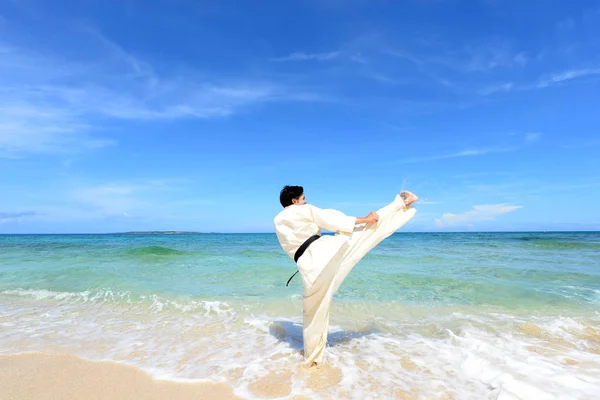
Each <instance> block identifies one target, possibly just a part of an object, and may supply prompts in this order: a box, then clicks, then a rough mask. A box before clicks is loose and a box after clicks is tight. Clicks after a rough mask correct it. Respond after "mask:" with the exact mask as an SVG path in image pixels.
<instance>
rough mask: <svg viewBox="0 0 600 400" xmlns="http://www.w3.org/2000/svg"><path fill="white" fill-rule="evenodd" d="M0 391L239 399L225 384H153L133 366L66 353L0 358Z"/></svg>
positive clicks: (18, 399) (19, 396)
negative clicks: (91, 359)
mask: <svg viewBox="0 0 600 400" xmlns="http://www.w3.org/2000/svg"><path fill="white" fill-rule="evenodd" d="M0 387H1V388H2V396H3V398H5V399H11V400H26V399H37V400H43V399H71V400H78V399H81V400H93V399H98V400H100V399H134V398H135V399H139V400H159V399H166V398H168V399H181V400H185V399H190V400H191V399H214V400H229V399H236V400H237V399H241V398H240V397H238V396H235V395H234V394H233V388H232V387H231V386H229V385H228V384H226V383H208V382H199V383H187V382H174V381H168V380H156V379H153V378H152V376H151V375H150V374H149V373H147V372H145V371H143V370H141V369H139V368H136V367H133V366H129V365H125V364H121V363H117V362H112V361H89V360H85V359H83V358H80V357H78V356H76V355H73V354H64V353H63V354H51V353H41V352H36V353H21V354H10V355H0ZM4 396H5V397H4Z"/></svg>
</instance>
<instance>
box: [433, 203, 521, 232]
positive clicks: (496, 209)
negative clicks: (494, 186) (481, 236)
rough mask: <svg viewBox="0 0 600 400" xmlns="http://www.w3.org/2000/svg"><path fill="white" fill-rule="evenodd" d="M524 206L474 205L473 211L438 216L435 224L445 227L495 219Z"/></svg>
mask: <svg viewBox="0 0 600 400" xmlns="http://www.w3.org/2000/svg"><path fill="white" fill-rule="evenodd" d="M522 207H523V206H509V205H505V204H487V205H478V206H473V209H472V210H471V211H467V212H465V213H463V214H452V213H446V214H444V215H442V217H441V218H436V219H435V224H436V226H437V227H438V228H444V227H450V226H457V225H470V224H472V223H474V222H479V221H493V220H495V219H496V217H497V216H498V215H501V214H505V213H508V212H511V211H515V210H518V209H519V208H522Z"/></svg>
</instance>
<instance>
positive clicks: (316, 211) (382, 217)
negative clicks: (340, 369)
mask: <svg viewBox="0 0 600 400" xmlns="http://www.w3.org/2000/svg"><path fill="white" fill-rule="evenodd" d="M415 213H416V210H415V209H414V208H412V207H406V206H405V205H404V201H403V199H402V198H401V197H400V195H396V198H395V199H394V201H393V202H391V203H390V204H388V205H387V206H385V207H383V208H381V209H379V210H377V214H378V215H379V221H378V222H377V223H376V224H370V225H365V224H361V225H357V226H355V222H356V217H350V216H347V215H345V214H344V213H342V212H340V211H337V210H331V209H320V208H318V207H315V206H313V205H311V204H304V205H295V204H292V205H290V206H288V207H285V208H284V209H283V210H282V211H281V212H280V213H279V214H278V215H277V216H276V217H275V219H274V224H275V232H276V234H277V238H278V239H279V243H280V244H281V247H282V248H283V250H284V251H285V252H286V253H287V254H288V255H289V256H290V257H291V258H292V259H294V254H295V253H296V251H297V250H298V248H299V247H300V246H301V245H302V243H304V241H305V240H307V239H308V238H309V237H311V236H313V235H320V234H321V229H325V230H328V231H331V232H336V234H335V235H326V236H322V237H321V238H319V239H318V240H316V241H315V242H313V243H312V244H311V245H310V246H309V247H308V249H306V251H305V252H304V254H302V256H301V257H300V258H299V259H298V263H297V267H298V270H299V271H300V276H301V277H302V286H303V288H304V290H303V302H302V303H303V309H304V310H303V318H304V320H303V329H302V332H303V336H304V359H305V362H306V363H307V364H308V365H312V363H313V362H316V363H321V361H322V359H323V354H324V351H325V345H326V344H327V328H328V327H329V308H330V306H331V300H332V298H333V295H334V294H335V292H336V291H337V290H338V288H339V287H340V285H341V284H342V282H343V281H344V279H345V278H346V276H347V275H348V274H349V273H350V271H351V270H352V268H353V267H354V266H355V265H356V263H358V262H359V261H360V260H361V259H362V258H363V257H364V256H365V255H366V254H367V253H368V252H369V251H370V250H371V249H373V248H374V247H375V246H377V245H378V244H379V243H380V242H381V241H382V240H383V239H385V238H386V237H388V236H390V235H391V234H392V233H394V232H395V231H396V230H398V229H399V228H400V227H401V226H403V225H404V224H406V223H407V222H408V221H409V220H410V219H411V218H412V217H414V215H415Z"/></svg>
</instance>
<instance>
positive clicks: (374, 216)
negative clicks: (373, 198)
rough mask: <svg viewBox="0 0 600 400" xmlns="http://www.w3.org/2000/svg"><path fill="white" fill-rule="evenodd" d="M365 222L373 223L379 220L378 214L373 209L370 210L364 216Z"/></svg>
mask: <svg viewBox="0 0 600 400" xmlns="http://www.w3.org/2000/svg"><path fill="white" fill-rule="evenodd" d="M365 220H366V221H365V222H366V223H367V224H375V223H377V221H379V215H378V214H377V213H376V212H375V211H371V212H370V213H369V215H367V217H366V218H365Z"/></svg>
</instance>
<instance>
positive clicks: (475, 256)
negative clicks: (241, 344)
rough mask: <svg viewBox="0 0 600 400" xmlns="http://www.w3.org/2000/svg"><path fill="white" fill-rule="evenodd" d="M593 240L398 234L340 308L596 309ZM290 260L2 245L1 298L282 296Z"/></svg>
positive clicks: (225, 239) (213, 237)
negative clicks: (50, 294)
mask: <svg viewBox="0 0 600 400" xmlns="http://www.w3.org/2000/svg"><path fill="white" fill-rule="evenodd" d="M599 266H600V234H599V233H442V234H434V233H425V234H402V233H397V234H395V235H393V236H392V237H391V238H388V239H387V240H386V241H385V242H383V243H382V244H381V245H380V246H379V247H377V248H376V249H375V250H373V251H372V252H371V253H370V254H369V255H367V257H365V259H363V261H362V262H361V264H360V265H359V266H358V267H357V268H355V269H354V270H353V272H352V274H351V275H350V276H349V278H348V279H347V280H346V282H345V283H344V285H343V286H342V288H341V290H340V292H339V293H338V296H337V297H338V299H340V301H356V302H361V301H368V302H377V301H398V302H410V303H416V304H423V305H441V304H445V305H461V304H464V305H468V304H470V305H481V306H495V307H506V308H510V309H523V310H537V311H541V310H546V311H551V310H556V311H558V310H560V309H570V310H573V311H584V310H594V309H597V307H598V306H599V305H600V267H599ZM294 271H295V269H294V263H293V261H292V260H291V259H289V258H288V257H287V256H286V255H285V254H284V253H283V251H282V250H281V249H280V247H279V244H278V242H277V239H276V237H275V235H273V234H223V235H219V234H181V235H156V234H154V235H127V234H123V235H22V236H0V272H1V276H0V291H5V290H11V289H31V290H40V289H44V290H49V291H55V292H80V291H87V290H106V289H110V290H112V291H128V292H130V293H131V294H132V295H133V296H141V295H151V294H155V295H161V296H193V297H197V298H201V299H219V300H223V299H230V298H235V299H237V300H240V299H248V300H254V299H256V298H274V299H276V298H286V297H288V296H290V294H292V293H298V292H299V289H300V285H301V283H300V282H301V280H300V279H299V278H298V277H296V278H294V280H293V281H292V283H291V284H290V287H287V288H286V287H285V282H286V281H287V278H288V277H289V276H290V275H291V274H292V273H293V272H294Z"/></svg>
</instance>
